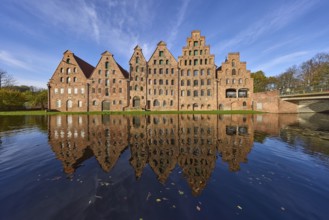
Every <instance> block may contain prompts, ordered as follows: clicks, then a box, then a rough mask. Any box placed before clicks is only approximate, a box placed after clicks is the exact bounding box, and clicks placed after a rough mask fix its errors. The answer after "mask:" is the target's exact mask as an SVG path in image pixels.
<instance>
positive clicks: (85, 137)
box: [0, 114, 329, 220]
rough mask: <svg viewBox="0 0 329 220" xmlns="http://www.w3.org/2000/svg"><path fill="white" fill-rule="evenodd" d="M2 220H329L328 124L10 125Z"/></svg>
mask: <svg viewBox="0 0 329 220" xmlns="http://www.w3.org/2000/svg"><path fill="white" fill-rule="evenodd" d="M0 189H1V193H0V204H1V206H0V216H1V217H0V218H1V219H138V220H139V219H143V220H147V219H328V216H329V209H328V207H329V205H328V204H329V115H325V114H303V115H294V114H290V115H277V114H262V115H199V114H198V115H186V114H182V115H175V114H170V115H137V116H128V115H55V116H6V117H4V116H0Z"/></svg>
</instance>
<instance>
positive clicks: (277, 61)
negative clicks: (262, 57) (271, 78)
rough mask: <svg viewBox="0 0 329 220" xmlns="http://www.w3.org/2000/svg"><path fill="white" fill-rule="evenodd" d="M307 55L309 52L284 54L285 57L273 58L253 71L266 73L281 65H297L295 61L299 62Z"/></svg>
mask: <svg viewBox="0 0 329 220" xmlns="http://www.w3.org/2000/svg"><path fill="white" fill-rule="evenodd" d="M309 54H310V51H298V52H294V53H290V54H286V55H283V56H280V57H277V58H274V59H272V60H270V61H269V62H267V63H264V64H260V65H259V66H257V67H256V68H255V69H256V70H263V71H265V72H267V71H268V70H271V69H273V68H274V67H276V66H281V65H284V64H288V65H290V64H291V63H298V62H296V61H299V60H300V59H301V58H303V57H305V56H306V55H309ZM273 74H274V73H272V74H270V75H273ZM275 74H277V73H275Z"/></svg>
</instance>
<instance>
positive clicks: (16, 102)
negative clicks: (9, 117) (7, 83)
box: [0, 89, 26, 110]
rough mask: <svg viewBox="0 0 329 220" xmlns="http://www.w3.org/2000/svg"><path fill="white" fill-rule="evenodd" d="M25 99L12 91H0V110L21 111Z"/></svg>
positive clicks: (17, 92) (22, 95) (21, 94)
mask: <svg viewBox="0 0 329 220" xmlns="http://www.w3.org/2000/svg"><path fill="white" fill-rule="evenodd" d="M25 102H26V98H25V96H24V94H23V93H21V92H19V91H16V90H12V89H0V109H1V110H16V109H22V108H23V105H24V103H25Z"/></svg>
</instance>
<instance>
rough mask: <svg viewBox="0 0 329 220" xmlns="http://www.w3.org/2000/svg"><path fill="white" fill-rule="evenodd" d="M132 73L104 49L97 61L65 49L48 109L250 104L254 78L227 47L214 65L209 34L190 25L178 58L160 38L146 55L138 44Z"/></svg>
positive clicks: (248, 106)
mask: <svg viewBox="0 0 329 220" xmlns="http://www.w3.org/2000/svg"><path fill="white" fill-rule="evenodd" d="M129 65H130V71H129V73H128V72H127V71H126V70H124V69H123V68H122V67H121V66H120V65H119V64H118V63H117V62H116V61H115V59H114V58H113V55H112V54H111V53H110V52H108V51H105V52H104V53H102V56H101V58H100V60H99V62H98V64H97V65H96V67H93V66H92V65H90V64H88V63H87V62H86V61H84V60H82V59H81V58H79V57H77V56H76V55H75V54H74V53H72V52H71V51H69V50H67V51H65V52H64V55H63V58H62V60H61V62H60V63H59V65H58V67H57V69H56V70H55V72H54V74H53V76H52V77H51V79H50V81H49V83H48V99H49V101H48V103H49V104H48V109H49V110H57V111H72V112H85V111H126V110H151V111H152V110H153V111H161V110H242V109H246V110H249V109H252V95H253V79H252V78H251V77H250V71H249V70H247V69H246V62H241V61H240V54H239V53H229V54H228V56H227V58H226V60H225V61H224V62H223V63H222V65H221V66H219V67H217V66H216V65H215V55H213V54H211V53H210V46H209V45H206V41H205V37H204V36H201V35H200V31H192V33H191V36H190V37H188V38H187V40H186V46H184V47H183V48H182V55H181V56H179V57H178V61H177V60H176V59H175V57H174V56H173V55H172V54H171V52H170V51H169V50H168V48H167V45H166V43H165V42H163V41H160V42H159V43H158V45H157V47H156V49H155V51H154V52H153V54H152V56H151V57H150V59H149V60H148V61H147V60H146V59H145V57H144V55H143V51H142V49H141V48H140V47H139V46H136V47H135V49H134V52H133V55H132V57H131V59H130V61H129Z"/></svg>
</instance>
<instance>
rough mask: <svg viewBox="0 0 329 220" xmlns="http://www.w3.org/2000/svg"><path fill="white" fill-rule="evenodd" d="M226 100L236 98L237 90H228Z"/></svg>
mask: <svg viewBox="0 0 329 220" xmlns="http://www.w3.org/2000/svg"><path fill="white" fill-rule="evenodd" d="M226 98H236V90H235V89H227V90H226Z"/></svg>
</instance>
